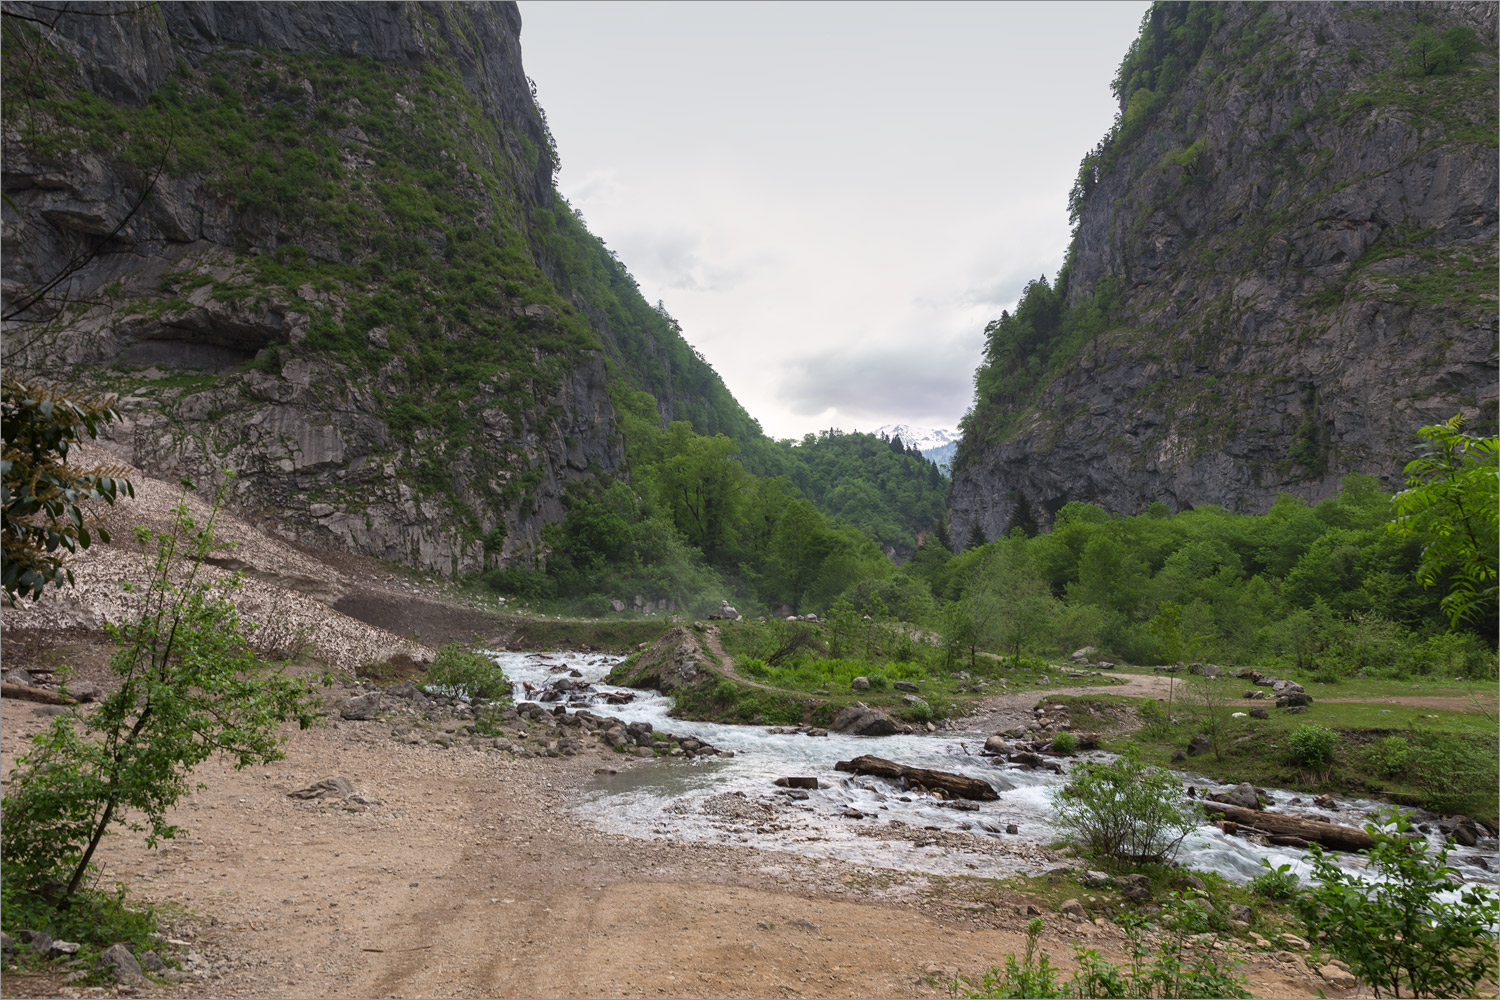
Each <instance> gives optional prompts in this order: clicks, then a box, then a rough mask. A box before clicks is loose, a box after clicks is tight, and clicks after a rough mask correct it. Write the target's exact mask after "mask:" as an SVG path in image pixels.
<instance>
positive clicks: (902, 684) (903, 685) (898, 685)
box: [891, 681, 920, 691]
mask: <svg viewBox="0 0 1500 1000" xmlns="http://www.w3.org/2000/svg"><path fill="white" fill-rule="evenodd" d="M891 687H893V688H895V689H896V690H897V691H917V690H920V689H919V688H918V687H917V686H916V685H915V684H913V683H912V682H911V681H896V682H895V683H894V684H892V685H891Z"/></svg>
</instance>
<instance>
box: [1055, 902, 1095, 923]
mask: <svg viewBox="0 0 1500 1000" xmlns="http://www.w3.org/2000/svg"><path fill="white" fill-rule="evenodd" d="M1057 912H1058V913H1061V914H1062V915H1063V916H1065V917H1078V918H1080V919H1082V918H1083V917H1086V916H1088V913H1087V912H1086V911H1085V910H1084V908H1083V904H1082V903H1080V902H1079V901H1078V900H1076V899H1065V900H1063V901H1062V905H1061V906H1059V907H1058V908H1057Z"/></svg>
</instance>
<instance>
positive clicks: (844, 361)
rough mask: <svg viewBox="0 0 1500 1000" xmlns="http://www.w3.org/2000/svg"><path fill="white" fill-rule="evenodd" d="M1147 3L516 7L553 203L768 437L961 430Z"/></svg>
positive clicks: (1057, 235) (1100, 127)
mask: <svg viewBox="0 0 1500 1000" xmlns="http://www.w3.org/2000/svg"><path fill="white" fill-rule="evenodd" d="M1146 6H1147V5H1146V4H1145V3H1144V2H1113V3H995V4H991V3H977V2H964V3H921V4H911V3H901V4H896V3H881V2H866V3H859V4H855V3H768V2H755V3H724V2H716V3H687V2H670V3H628V2H624V3H622V2H608V3H583V2H566V3H564V2H555V0H553V2H536V3H532V2H525V0H523V2H522V3H521V18H522V22H523V27H522V31H521V50H522V59H523V61H524V63H525V66H526V71H527V73H528V74H529V75H530V76H531V78H532V79H533V80H534V81H535V82H536V86H537V96H538V99H539V101H540V103H541V105H542V107H543V108H544V109H545V110H546V113H547V118H548V122H549V124H550V126H551V128H552V133H553V136H554V137H555V138H556V140H557V147H558V151H559V154H560V158H561V160H562V169H561V171H560V172H559V173H558V175H557V179H556V183H557V187H558V190H559V191H561V192H562V194H563V196H564V197H565V198H567V200H568V202H569V203H570V204H571V205H572V206H573V208H574V209H575V210H576V211H577V212H578V213H579V214H580V215H581V216H582V217H583V219H584V221H585V222H586V224H587V225H588V228H589V230H590V231H591V232H593V233H594V234H595V235H597V236H598V237H600V238H601V239H602V240H604V242H605V243H606V244H607V245H608V246H609V247H610V248H611V249H613V250H614V251H615V252H616V253H617V254H618V255H619V257H620V259H621V260H622V261H624V263H625V265H626V266H627V267H628V268H629V269H630V271H631V273H632V274H633V275H635V278H636V280H637V281H638V282H639V284H640V287H641V291H642V293H643V294H644V295H645V296H646V298H647V299H648V300H649V301H651V302H653V303H654V302H657V301H661V302H663V303H664V305H665V307H666V309H667V311H668V312H670V313H671V314H672V315H673V316H674V317H676V319H677V320H678V322H679V323H681V325H682V329H683V333H684V335H685V336H686V337H687V339H688V341H689V342H690V343H691V344H692V345H693V346H694V347H696V348H698V350H699V351H700V352H701V353H702V354H703V355H704V357H706V358H707V359H708V361H709V363H710V364H712V365H713V367H714V369H715V370H716V371H717V372H718V373H719V375H720V376H721V377H722V378H723V379H724V381H725V383H726V384H727V385H728V386H729V389H730V391H731V392H733V393H734V395H735V397H736V398H737V399H738V400H739V401H740V403H741V404H742V405H744V407H745V408H746V409H747V410H748V411H749V412H750V414H751V415H752V416H753V417H755V418H756V419H758V420H759V421H760V422H761V425H762V427H763V428H764V429H765V431H766V433H768V434H770V435H772V436H773V437H778V438H784V437H791V438H800V437H801V436H802V435H803V434H805V433H808V432H814V431H817V430H820V429H826V428H830V427H837V428H842V429H844V430H854V429H862V430H872V429H874V428H875V427H877V426H880V425H882V424H887V423H908V424H914V425H918V426H926V427H946V428H953V427H956V426H957V424H958V420H959V418H960V417H961V416H962V415H963V413H964V412H965V411H966V410H967V409H968V407H969V405H970V404H971V402H972V401H973V375H974V369H975V367H976V366H977V364H978V362H979V357H980V349H981V345H982V342H983V337H984V327H985V324H986V323H988V322H989V321H991V320H993V319H995V318H997V317H998V316H999V315H1000V312H1001V310H1002V309H1008V308H1013V307H1014V304H1015V302H1016V300H1017V299H1018V298H1019V297H1020V294H1021V291H1022V289H1023V288H1024V287H1025V285H1026V283H1027V282H1028V281H1031V280H1034V279H1036V278H1038V277H1041V276H1043V275H1045V276H1047V278H1048V279H1049V280H1050V279H1051V278H1052V277H1054V276H1055V275H1056V273H1057V269H1058V268H1059V267H1060V266H1061V265H1062V261H1063V257H1064V254H1065V253H1066V251H1067V245H1068V239H1069V234H1070V227H1069V223H1068V208H1067V198H1068V191H1069V189H1070V188H1071V187H1072V184H1073V179H1074V177H1075V176H1076V175H1077V171H1078V163H1079V161H1080V160H1081V159H1082V158H1083V155H1084V154H1085V153H1086V152H1088V151H1089V150H1090V149H1092V148H1093V147H1094V145H1095V144H1096V143H1097V142H1098V141H1099V140H1100V139H1101V138H1102V137H1103V136H1104V134H1105V133H1106V132H1107V131H1108V130H1109V127H1110V124H1111V123H1112V122H1113V120H1114V116H1115V112H1116V110H1117V105H1116V102H1115V100H1114V97H1113V95H1112V94H1111V93H1110V81H1111V80H1112V79H1113V77H1114V72H1115V69H1116V68H1117V67H1118V66H1119V63H1120V59H1121V58H1122V57H1123V56H1124V54H1125V51H1126V49H1127V48H1128V47H1129V45H1130V43H1131V41H1132V40H1133V39H1134V38H1135V36H1136V33H1137V31H1138V30H1139V27H1140V21H1141V16H1142V15H1143V14H1144V12H1145V10H1146Z"/></svg>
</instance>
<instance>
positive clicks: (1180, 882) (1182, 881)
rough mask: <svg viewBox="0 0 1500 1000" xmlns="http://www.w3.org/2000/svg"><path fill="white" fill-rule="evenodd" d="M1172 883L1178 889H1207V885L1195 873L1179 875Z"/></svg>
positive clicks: (1203, 890)
mask: <svg viewBox="0 0 1500 1000" xmlns="http://www.w3.org/2000/svg"><path fill="white" fill-rule="evenodd" d="M1172 884H1173V885H1174V886H1176V887H1177V888H1179V889H1192V890H1194V891H1196V892H1207V891H1208V886H1207V885H1205V884H1204V882H1203V880H1202V879H1201V878H1199V877H1198V876H1196V875H1179V876H1177V877H1176V878H1174V879H1173V880H1172Z"/></svg>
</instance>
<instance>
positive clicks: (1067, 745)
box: [1052, 733, 1078, 757]
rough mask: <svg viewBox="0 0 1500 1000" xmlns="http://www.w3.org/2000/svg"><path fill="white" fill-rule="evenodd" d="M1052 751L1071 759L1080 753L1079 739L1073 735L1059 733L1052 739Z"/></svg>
mask: <svg viewBox="0 0 1500 1000" xmlns="http://www.w3.org/2000/svg"><path fill="white" fill-rule="evenodd" d="M1052 749H1053V750H1054V751H1056V752H1057V753H1060V754H1065V755H1067V756H1069V757H1071V756H1073V754H1075V753H1077V752H1078V737H1076V736H1074V735H1073V734H1072V733H1058V734H1057V735H1056V736H1054V737H1052Z"/></svg>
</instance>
